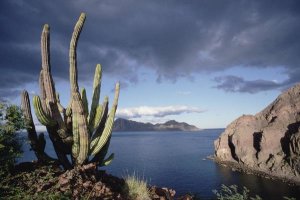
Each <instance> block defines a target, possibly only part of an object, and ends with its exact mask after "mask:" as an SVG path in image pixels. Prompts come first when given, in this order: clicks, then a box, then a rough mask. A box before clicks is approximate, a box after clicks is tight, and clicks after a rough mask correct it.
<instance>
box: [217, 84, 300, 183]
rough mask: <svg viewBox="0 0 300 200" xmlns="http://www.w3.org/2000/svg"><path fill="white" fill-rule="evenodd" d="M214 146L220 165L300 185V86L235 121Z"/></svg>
mask: <svg viewBox="0 0 300 200" xmlns="http://www.w3.org/2000/svg"><path fill="white" fill-rule="evenodd" d="M214 146H215V157H216V158H217V160H218V162H219V163H220V162H222V163H232V164H233V165H235V166H237V167H238V168H241V169H247V171H255V173H256V174H257V173H258V172H259V174H266V175H267V176H268V177H277V178H278V179H281V180H285V181H288V182H295V183H299V182H300V84H297V85H295V86H293V87H291V88H290V89H288V90H286V91H285V92H283V93H282V94H281V95H279V96H278V97H277V98H276V99H275V100H274V101H273V102H272V103H271V104H270V105H269V106H267V107H266V108H265V109H263V110H262V111H260V112H259V113H257V114H255V115H243V116H241V117H239V118H237V119H236V120H234V121H233V122H232V123H230V124H229V125H228V126H227V127H226V129H225V131H224V132H223V133H222V134H221V135H220V137H219V138H218V139H216V140H215V141H214ZM243 171H245V170H243Z"/></svg>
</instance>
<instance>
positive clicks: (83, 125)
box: [21, 13, 120, 169]
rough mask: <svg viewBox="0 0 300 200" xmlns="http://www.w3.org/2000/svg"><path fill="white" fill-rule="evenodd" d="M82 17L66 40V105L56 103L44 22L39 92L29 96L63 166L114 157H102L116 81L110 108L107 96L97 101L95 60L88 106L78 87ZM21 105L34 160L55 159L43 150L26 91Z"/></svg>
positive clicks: (107, 140)
mask: <svg viewBox="0 0 300 200" xmlns="http://www.w3.org/2000/svg"><path fill="white" fill-rule="evenodd" d="M85 18H86V16H85V14H84V13H82V14H81V15H80V17H79V19H78V21H77V23H76V25H75V27H74V32H73V34H72V39H71V42H70V50H69V61H70V86H71V99H70V101H69V105H68V106H67V108H64V107H63V106H62V105H61V104H60V100H59V95H58V93H56V91H55V86H54V82H53V79H52V74H51V65H50V51H49V48H50V28H49V26H48V25H47V24H46V25H44V28H43V31H42V36H41V51H42V70H41V72H40V77H39V85H40V93H41V94H40V96H34V97H33V107H34V111H35V114H36V117H37V119H38V120H39V122H40V123H41V124H43V125H45V126H46V128H47V132H48V133H49V137H50V139H51V141H52V143H53V146H54V150H55V152H56V155H57V158H58V161H59V162H60V164H62V165H63V167H64V168H65V169H70V168H73V167H75V166H79V165H84V164H86V163H89V162H95V163H96V164H97V165H98V166H103V165H108V164H109V163H110V162H111V161H112V159H113V157H114V154H111V155H110V156H108V158H106V159H105V156H106V153H107V150H108V147H109V143H110V138H111V133H112V128H113V124H114V118H115V113H116V110H117V106H118V99H119V91H120V85H119V83H117V84H116V87H115V97H114V101H113V104H112V107H111V109H110V111H109V110H108V97H105V98H104V101H103V103H102V104H101V103H100V104H99V100H100V87H101V76H102V68H101V65H100V64H97V66H96V70H95V76H94V83H93V97H92V102H91V106H90V110H89V109H88V108H89V106H88V101H87V96H86V91H85V89H84V88H83V89H81V91H79V86H78V80H77V79H78V73H77V56H76V47H77V42H78V38H79V35H80V33H81V30H82V27H83V24H84V22H85ZM21 106H22V110H23V113H24V116H25V119H26V122H27V132H28V137H29V141H30V145H31V148H32V149H33V151H34V152H35V154H36V156H37V158H38V160H39V161H41V162H49V161H53V160H55V159H53V158H51V157H50V156H48V155H47V154H46V153H45V152H44V150H45V139H44V135H43V134H40V135H39V136H38V135H37V133H36V130H35V127H34V123H33V120H32V114H31V110H30V101H29V97H28V92H27V91H23V93H22V105H21ZM68 155H71V157H70V158H71V160H69V159H68Z"/></svg>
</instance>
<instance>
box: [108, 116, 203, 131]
mask: <svg viewBox="0 0 300 200" xmlns="http://www.w3.org/2000/svg"><path fill="white" fill-rule="evenodd" d="M198 130H199V129H198V128H197V127H196V126H193V125H190V124H187V123H185V122H177V121H175V120H170V121H167V122H165V123H162V124H151V123H142V122H136V121H132V120H127V119H122V118H118V119H117V120H116V121H115V123H114V127H113V131H198Z"/></svg>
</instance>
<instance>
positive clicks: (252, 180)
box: [19, 129, 300, 200]
mask: <svg viewBox="0 0 300 200" xmlns="http://www.w3.org/2000/svg"><path fill="white" fill-rule="evenodd" d="M223 131H224V129H205V130H201V131H197V132H173V131H172V132H114V133H113V136H112V138H111V144H110V148H109V152H108V153H114V154H115V158H114V160H113V162H112V163H111V165H109V166H108V167H105V168H104V169H105V170H106V171H107V172H108V173H110V174H113V175H115V176H119V177H125V176H127V175H132V174H136V175H137V176H139V177H140V178H143V179H144V180H146V181H147V182H148V184H151V185H157V186H160V187H168V188H172V189H175V190H176V194H178V195H180V194H186V193H193V194H197V196H198V197H200V198H201V199H213V198H215V195H214V193H213V192H212V190H214V189H220V187H221V185H222V184H225V185H227V186H228V185H237V186H238V187H240V188H242V187H243V186H245V187H247V188H248V189H249V190H250V191H251V194H257V195H259V196H261V197H262V198H263V199H266V200H269V199H270V200H276V199H283V198H282V197H283V196H288V197H295V198H297V199H298V198H299V199H300V187H299V186H298V187H297V186H289V185H287V184H286V183H283V182H281V181H279V180H270V179H266V178H262V177H258V176H255V175H250V174H245V173H242V172H237V171H232V170H231V169H230V168H227V167H223V166H220V165H218V164H216V163H215V162H214V161H212V160H210V159H207V156H209V155H213V154H214V146H213V141H214V140H215V139H217V138H218V136H219V135H220V134H221V133H222V132H223ZM46 139H47V146H46V151H47V152H48V153H49V154H50V155H52V156H55V153H54V150H53V147H52V145H51V142H50V141H49V138H48V137H47V135H46ZM23 149H24V157H23V158H20V160H19V162H22V161H30V160H33V159H35V156H34V154H33V153H32V151H29V146H28V144H26V143H25V144H24V145H23Z"/></svg>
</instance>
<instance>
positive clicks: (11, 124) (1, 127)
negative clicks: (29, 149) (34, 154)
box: [0, 103, 24, 177]
mask: <svg viewBox="0 0 300 200" xmlns="http://www.w3.org/2000/svg"><path fill="white" fill-rule="evenodd" d="M22 128H24V120H23V117H22V112H21V110H20V108H19V107H18V106H16V105H8V104H5V103H0V163H1V165H0V176H1V177H2V176H4V175H7V174H8V173H9V171H10V169H11V168H12V167H13V165H14V164H15V160H16V158H17V157H19V156H20V155H21V153H22V151H21V144H20V143H19V141H18V138H17V136H16V132H17V131H18V130H20V129H22Z"/></svg>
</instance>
